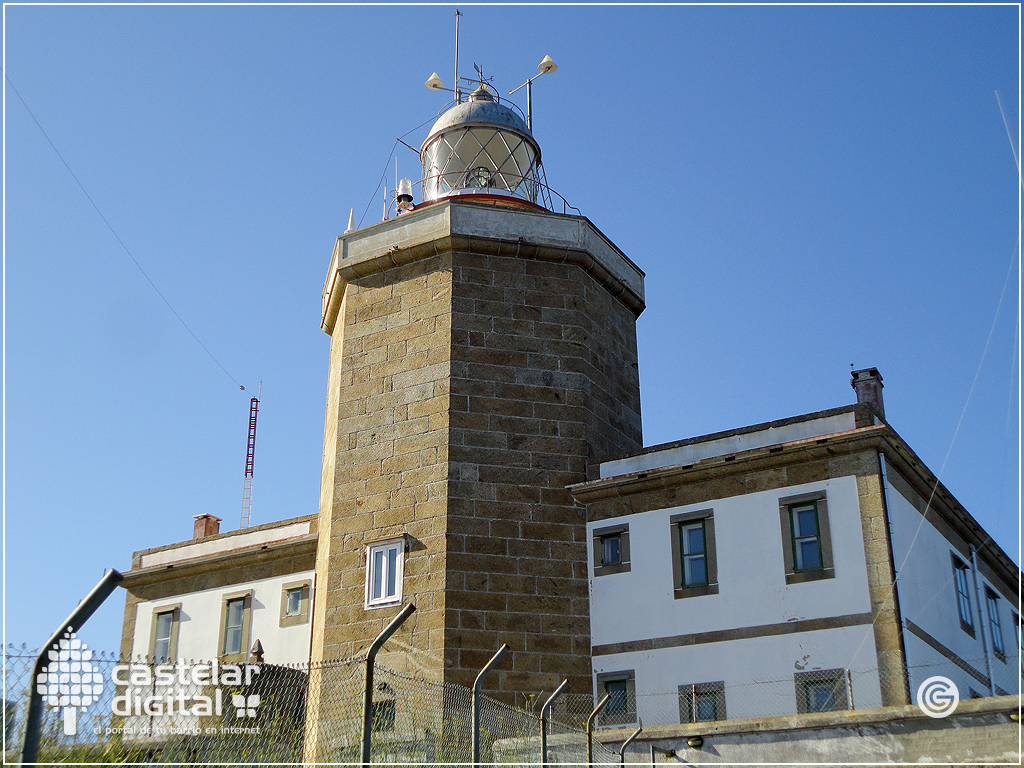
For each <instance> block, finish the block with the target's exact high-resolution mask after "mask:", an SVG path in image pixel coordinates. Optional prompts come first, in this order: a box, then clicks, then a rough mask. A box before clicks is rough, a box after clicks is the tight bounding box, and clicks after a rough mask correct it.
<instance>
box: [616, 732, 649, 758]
mask: <svg viewBox="0 0 1024 768" xmlns="http://www.w3.org/2000/svg"><path fill="white" fill-rule="evenodd" d="M637 725H638V726H639V727H638V728H637V729H636V730H635V731H633V733H632V734H630V736H629V738H628V739H626V740H625V741H624V742H622V746H621V747H619V765H625V764H626V747H628V746H629V745H630V744H632V743H633V742H634V741H635V740H636V737H637V736H639V735H640V731H642V730H643V729H644V724H643V723H641V722H638V723H637Z"/></svg>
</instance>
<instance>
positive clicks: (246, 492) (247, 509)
mask: <svg viewBox="0 0 1024 768" xmlns="http://www.w3.org/2000/svg"><path fill="white" fill-rule="evenodd" d="M259 394H260V395H262V394H263V380H262V379H260V388H259ZM259 413H260V398H259V396H257V397H254V398H252V400H250V401H249V440H248V442H247V443H246V449H245V482H244V483H243V484H242V522H241V524H240V525H239V526H238V527H239V528H248V527H249V522H250V519H251V517H252V470H253V462H254V460H255V458H256V417H257V416H259Z"/></svg>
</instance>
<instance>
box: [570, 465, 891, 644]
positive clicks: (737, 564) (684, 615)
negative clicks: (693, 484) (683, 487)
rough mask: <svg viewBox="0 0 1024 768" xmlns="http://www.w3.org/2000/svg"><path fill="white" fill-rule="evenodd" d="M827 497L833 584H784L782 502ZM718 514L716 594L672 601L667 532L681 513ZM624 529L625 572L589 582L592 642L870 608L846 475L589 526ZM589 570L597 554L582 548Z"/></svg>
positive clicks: (856, 512)
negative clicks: (791, 498) (802, 495)
mask: <svg viewBox="0 0 1024 768" xmlns="http://www.w3.org/2000/svg"><path fill="white" fill-rule="evenodd" d="M822 490H823V491H825V492H826V494H827V500H828V516H829V525H830V527H831V538H832V556H833V560H834V564H835V578H834V579H824V580H822V581H812V582H807V583H804V584H793V585H790V586H787V585H786V581H785V564H784V561H783V552H782V531H781V527H780V523H779V499H780V498H782V497H786V496H793V495H796V494H800V493H809V492H812V491H822ZM702 509H713V510H714V521H715V542H716V550H717V555H718V582H719V594H717V595H707V596H703V597H689V598H684V599H680V600H677V599H675V598H674V597H673V576H672V541H671V536H672V526H671V525H670V523H669V518H670V517H671V516H672V515H674V514H678V513H682V512H691V511H697V510H702ZM620 523H628V524H629V546H630V552H631V555H630V571H629V572H628V573H617V574H610V575H607V576H598V577H593V576H591V578H590V605H591V641H592V643H593V644H594V645H604V644H606V643H619V642H625V641H629V640H643V639H650V638H657V637H668V636H672V635H679V634H689V633H693V632H707V631H711V630H720V629H734V628H737V627H749V626H757V625H761V624H777V623H781V622H787V621H798V620H802V619H817V618H824V617H830V616H842V615H845V614H856V613H864V612H867V611H869V610H870V608H871V606H870V601H869V598H868V585H867V573H866V566H865V559H864V539H863V534H862V532H861V523H860V506H859V501H858V496H857V480H856V478H854V477H842V478H837V479H833V480H826V481H822V482H818V483H807V484H804V485H794V486H789V487H787V488H780V489H777V490H772V491H762V492H759V493H750V494H746V495H743V496H733V497H730V498H726V499H718V500H716V501H712V502H702V503H700V504H693V505H689V506H684V507H673V508H671V509H661V510H656V511H650V512H643V513H639V514H635V515H626V516H623V517H617V518H615V519H614V520H603V521H600V522H597V523H589V524H588V526H587V529H588V530H587V533H588V540H592V538H593V531H594V529H595V528H601V527H605V526H607V525H610V524H620ZM587 558H588V567H589V569H590V570H589V573H590V574H593V572H594V562H593V551H592V548H591V547H588V548H587Z"/></svg>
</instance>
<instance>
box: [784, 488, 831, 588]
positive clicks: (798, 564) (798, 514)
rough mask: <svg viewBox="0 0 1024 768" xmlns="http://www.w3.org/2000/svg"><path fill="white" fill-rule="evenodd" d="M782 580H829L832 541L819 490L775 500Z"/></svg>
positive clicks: (826, 505)
mask: <svg viewBox="0 0 1024 768" xmlns="http://www.w3.org/2000/svg"><path fill="white" fill-rule="evenodd" d="M779 520H780V522H781V524H782V552H783V557H784V559H785V567H786V583H787V584H801V583H803V582H806V581H817V580H819V579H831V578H833V577H834V576H835V570H834V568H833V566H832V541H831V536H830V533H829V524H828V504H827V502H826V500H825V493H824V492H823V491H816V492H814V493H803V494H800V495H799V496H788V497H786V498H783V499H779Z"/></svg>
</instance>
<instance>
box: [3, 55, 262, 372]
mask: <svg viewBox="0 0 1024 768" xmlns="http://www.w3.org/2000/svg"><path fill="white" fill-rule="evenodd" d="M4 80H6V81H7V84H8V85H9V86H11V90H13V91H14V94H15V95H16V96H17V97H18V100H19V101H21V104H22V106H23V107H25V111H26V112H28V114H29V117H31V118H32V121H33V122H34V123H35V124H36V127H37V128H38V129H39V131H40V133H42V134H43V138H45V139H46V141H47V143H49V145H50V147H51V148H52V149H53V151H54V152H55V153H56V155H57V157H58V158H60V161H61V162H62V163H63V164H64V167H65V168H66V169H67V172H68V173H69V174H71V178H72V179H74V180H75V183H76V184H77V185H78V188H79V189H81V190H82V194H84V195H85V197H86V199H87V200H88V201H89V203H90V204H91V205H92V207H93V208H94V209H95V210H96V213H97V214H99V217H100V218H101V219H102V220H103V223H104V224H106V225H107V229H109V230H110V233H111V234H112V235H113V236H114V239H115V240H117V242H118V243H119V244H120V246H121V248H123V249H124V252H125V253H127V254H128V258H129V259H131V260H132V263H133V264H134V265H135V266H136V268H138V270H139V272H141V273H142V276H143V277H144V278H146V280H147V281H148V282H149V284H150V286H152V288H153V290H154V291H156V295H157V296H159V297H160V299H161V300H162V301H163V303H164V304H166V305H167V308H168V309H169V310H171V314H173V315H174V316H175V317H176V318H178V322H179V323H181V325H182V326H183V327H184V328H185V330H186V331H188V332H189V334H190V335H191V336H192V338H193V339H195V342H196V344H198V345H199V346H200V347H202V349H203V351H204V352H205V353H206V354H208V355H209V356H210V359H211V360H213V362H215V363H216V364H217V367H218V368H220V369H221V370H222V371H224V374H225V375H226V376H227V377H228V378H229V379H231V380H232V381H233V382H235V385H236V386H237V387H238V388H239V389H240V390H243V391H244V390H245V387H244V386H243V385H241V384H239V383H238V380H237V379H236V378H235V377H234V376H232V375H231V373H230V372H229V371H228V369H227V368H225V367H224V366H223V364H221V362H220V360H218V359H217V358H216V357H215V356H214V354H213V352H211V351H210V350H209V349H208V348H207V346H206V345H205V344H203V342H202V341H201V340H200V339H199V337H198V336H197V335H196V333H195V331H193V330H192V329H191V328H190V327H189V325H188V323H186V322H185V320H184V319H183V318H182V316H181V315H179V314H178V311H177V310H176V309H175V308H174V307H173V306H172V305H171V302H170V301H168V300H167V297H166V296H164V294H163V292H162V291H161V290H160V289H159V288H158V287H157V285H156V283H155V282H153V278H151V277H150V276H149V275H148V274H147V273H146V270H144V269H143V268H142V265H141V264H139V261H138V259H136V258H135V256H134V255H133V254H132V252H131V251H130V250H129V249H128V246H127V245H125V243H124V240H122V239H121V236H120V235H118V234H117V231H116V230H115V229H114V227H113V226H111V224H110V222H109V221H108V220H107V217H106V216H104V215H103V211H101V210H100V207H99V206H98V205H96V201H95V200H93V199H92V195H90V194H89V191H88V190H87V189H86V188H85V185H84V184H82V182H81V181H80V180H79V178H78V176H77V175H76V174H75V172H74V171H73V170H71V166H70V165H68V161H67V160H65V159H64V155H62V154H61V152H60V150H59V149H57V145H56V144H54V143H53V140H52V139H51V138H50V135H49V134H48V133H47V132H46V129H45V128H43V126H42V124H41V123H40V122H39V120H38V118H36V116H35V113H33V112H32V109H31V108H30V107H29V105H28V102H26V101H25V98H24V97H23V96H22V95H21V93H20V92H19V91H18V89H17V87H15V85H14V83H13V82H11V78H9V77H8V76H7V72H4Z"/></svg>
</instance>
